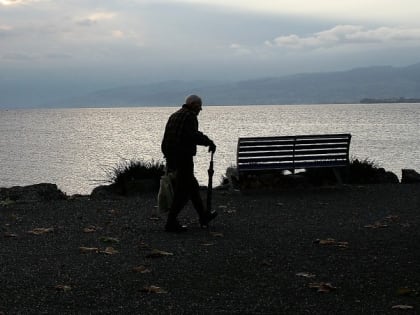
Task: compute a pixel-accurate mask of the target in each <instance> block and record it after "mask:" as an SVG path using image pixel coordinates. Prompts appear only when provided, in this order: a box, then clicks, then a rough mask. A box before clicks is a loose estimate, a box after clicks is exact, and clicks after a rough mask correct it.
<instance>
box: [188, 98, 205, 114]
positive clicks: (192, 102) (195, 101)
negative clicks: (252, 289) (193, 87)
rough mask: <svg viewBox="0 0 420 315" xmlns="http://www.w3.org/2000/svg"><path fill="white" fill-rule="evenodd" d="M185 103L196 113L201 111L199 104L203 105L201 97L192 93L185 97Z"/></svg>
mask: <svg viewBox="0 0 420 315" xmlns="http://www.w3.org/2000/svg"><path fill="white" fill-rule="evenodd" d="M185 104H186V105H187V106H188V108H190V109H191V110H192V111H194V112H195V113H196V114H197V115H198V114H199V113H200V111H201V106H202V105H203V102H202V101H201V98H200V97H199V96H198V95H194V94H192V95H189V96H187V97H186V98H185Z"/></svg>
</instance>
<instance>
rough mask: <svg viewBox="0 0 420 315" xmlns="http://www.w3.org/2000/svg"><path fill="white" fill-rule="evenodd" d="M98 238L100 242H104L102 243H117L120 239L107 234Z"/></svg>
mask: <svg viewBox="0 0 420 315" xmlns="http://www.w3.org/2000/svg"><path fill="white" fill-rule="evenodd" d="M99 240H100V241H101V242H104V243H116V244H117V243H119V242H120V240H119V239H118V238H116V237H109V236H102V237H101V238H99Z"/></svg>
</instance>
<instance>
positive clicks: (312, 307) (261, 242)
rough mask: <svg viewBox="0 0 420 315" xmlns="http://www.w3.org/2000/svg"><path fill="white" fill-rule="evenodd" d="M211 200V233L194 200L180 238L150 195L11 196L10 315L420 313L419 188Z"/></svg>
mask: <svg viewBox="0 0 420 315" xmlns="http://www.w3.org/2000/svg"><path fill="white" fill-rule="evenodd" d="M213 204H214V208H215V209H217V210H218V211H219V217H218V218H217V219H216V220H215V222H214V224H212V226H211V228H210V229H209V230H203V229H200V228H199V225H198V222H197V217H196V215H195V214H194V212H193V210H192V209H191V207H190V206H188V207H187V208H186V209H185V210H184V211H183V212H182V214H181V220H182V221H183V222H185V223H187V224H189V226H190V229H189V231H188V232H187V233H185V234H181V235H177V234H170V233H166V232H164V231H163V225H164V220H151V219H150V218H149V217H150V213H151V211H152V209H153V207H154V206H155V205H156V199H155V196H153V195H148V196H143V197H141V198H130V199H121V200H99V201H98V200H90V199H89V198H88V197H78V198H70V199H69V200H62V201H54V202H48V203H47V202H45V203H15V204H8V205H5V204H3V205H1V206H0V233H1V234H0V244H1V245H0V268H1V274H0V314H2V315H3V314H6V315H10V314H394V313H395V314H397V313H407V314H416V313H417V312H419V311H420V273H419V264H420V229H419V225H420V216H419V210H420V186H419V185H371V186H342V187H338V188H337V187H336V188H331V187H330V188H328V187H327V188H319V189H301V190H299V189H294V190H283V191H278V192H272V193H247V194H244V193H239V192H235V191H233V192H228V191H217V192H216V191H215V192H214V202H213ZM35 228H44V229H46V230H40V231H39V232H40V233H41V234H40V235H35V234H31V233H28V231H33V230H34V229H35ZM49 228H53V229H52V230H49ZM86 228H88V230H86V231H85V229H86ZM35 232H36V230H35ZM81 247H90V248H97V250H92V251H90V252H82V250H81V249H80V248H81ZM107 247H108V249H107ZM109 247H112V249H111V248H109ZM113 250H114V251H113ZM157 250H158V251H157ZM85 251H86V249H85ZM115 251H118V252H115ZM165 252H166V253H165ZM135 267H139V268H137V271H133V268H135ZM141 271H143V272H141ZM155 291H157V292H155ZM319 291H324V292H319ZM396 306H398V307H400V308H404V307H405V308H409V307H412V309H407V310H401V309H395V307H396ZM393 307H394V308H393Z"/></svg>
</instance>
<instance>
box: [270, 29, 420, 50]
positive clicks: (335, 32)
mask: <svg viewBox="0 0 420 315" xmlns="http://www.w3.org/2000/svg"><path fill="white" fill-rule="evenodd" d="M419 40H420V28H403V27H394V28H393V27H378V28H375V29H366V28H365V27H363V26H360V25H337V26H335V27H333V28H331V29H329V30H325V31H321V32H317V33H314V34H313V35H311V36H307V37H302V36H298V35H296V34H290V35H284V36H279V37H277V38H275V39H274V40H271V41H266V42H265V45H266V46H269V47H281V48H292V49H305V48H306V49H308V48H309V49H318V48H330V47H338V46H343V45H349V44H375V43H385V44H389V43H396V42H398V43H399V44H401V43H413V42H417V41H419Z"/></svg>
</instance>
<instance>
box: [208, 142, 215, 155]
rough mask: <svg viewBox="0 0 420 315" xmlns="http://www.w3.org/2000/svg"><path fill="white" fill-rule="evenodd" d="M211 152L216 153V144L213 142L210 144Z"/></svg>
mask: <svg viewBox="0 0 420 315" xmlns="http://www.w3.org/2000/svg"><path fill="white" fill-rule="evenodd" d="M209 152H212V153H214V152H216V145H215V144H214V142H213V141H211V142H210V145H209Z"/></svg>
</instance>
